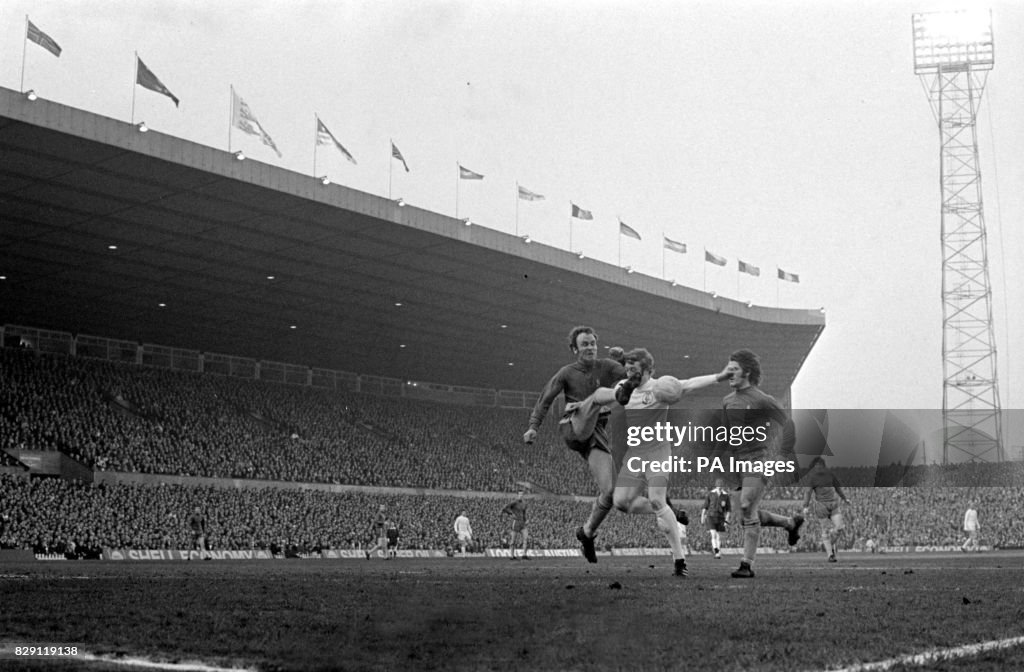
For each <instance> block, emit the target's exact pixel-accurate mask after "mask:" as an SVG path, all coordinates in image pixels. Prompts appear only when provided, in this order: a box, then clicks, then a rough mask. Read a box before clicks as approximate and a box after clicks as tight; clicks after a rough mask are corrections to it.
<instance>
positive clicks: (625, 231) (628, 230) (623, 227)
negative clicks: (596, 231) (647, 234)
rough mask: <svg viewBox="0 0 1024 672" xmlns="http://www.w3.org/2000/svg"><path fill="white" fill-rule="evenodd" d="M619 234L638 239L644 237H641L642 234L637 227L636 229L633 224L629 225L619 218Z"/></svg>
mask: <svg viewBox="0 0 1024 672" xmlns="http://www.w3.org/2000/svg"><path fill="white" fill-rule="evenodd" d="M619 235H622V236H629V237H630V238H636V239H637V240H643V238H641V237H640V234H639V233H637V232H636V229H634V228H633V227H632V226H629V225H628V224H626V223H625V222H623V221H622V220H621V219H620V220H619Z"/></svg>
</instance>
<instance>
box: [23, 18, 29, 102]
mask: <svg viewBox="0 0 1024 672" xmlns="http://www.w3.org/2000/svg"><path fill="white" fill-rule="evenodd" d="M26 47H28V14H26V15H25V39H24V40H22V41H21V92H22V93H25V52H26Z"/></svg>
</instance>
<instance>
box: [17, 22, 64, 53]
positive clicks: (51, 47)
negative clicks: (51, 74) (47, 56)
mask: <svg viewBox="0 0 1024 672" xmlns="http://www.w3.org/2000/svg"><path fill="white" fill-rule="evenodd" d="M26 21H27V20H26ZM27 23H28V32H27V33H26V37H27V38H28V39H29V41H30V42H35V43H36V44H38V45H39V46H40V47H42V48H43V49H46V50H47V51H48V52H50V53H51V54H53V55H54V56H56V57H57V58H60V52H61V51H63V49H61V48H60V45H59V44H57V41H56V40H54V39H53V38H52V37H50V36H49V35H47V34H46V33H44V32H43V31H41V30H39V28H37V27H36V24H34V23H32V22H31V21H27Z"/></svg>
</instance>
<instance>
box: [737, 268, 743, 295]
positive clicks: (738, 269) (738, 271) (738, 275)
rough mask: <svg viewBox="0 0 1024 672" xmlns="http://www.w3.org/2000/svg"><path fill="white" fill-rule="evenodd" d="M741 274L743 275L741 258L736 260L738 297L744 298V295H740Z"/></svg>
mask: <svg viewBox="0 0 1024 672" xmlns="http://www.w3.org/2000/svg"><path fill="white" fill-rule="evenodd" d="M741 275H743V274H742V273H740V262H739V260H737V261H736V298H737V299H742V297H741V296H740V276H741Z"/></svg>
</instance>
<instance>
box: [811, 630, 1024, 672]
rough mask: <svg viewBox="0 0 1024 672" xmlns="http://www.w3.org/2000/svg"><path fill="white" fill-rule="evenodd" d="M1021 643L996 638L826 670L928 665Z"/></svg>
mask: <svg viewBox="0 0 1024 672" xmlns="http://www.w3.org/2000/svg"><path fill="white" fill-rule="evenodd" d="M1021 645H1024V637H1009V638H1007V639H994V640H991V641H988V642H979V643H978V644H965V645H963V646H954V647H951V648H948V649H932V650H930V651H925V652H924V653H909V654H907V655H905V656H898V657H896V658H888V659H886V660H879V661H876V662H873V663H859V664H857V665H850V666H849V667H840V668H828V669H827V670H826V672H878V671H880V670H888V669H889V668H891V667H895V666H896V665H927V664H928V663H930V662H933V661H937V660H953V659H956V658H966V657H968V656H975V655H977V654H979V653H984V652H986V651H994V650H998V649H1009V648H1013V647H1014V646H1021Z"/></svg>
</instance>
